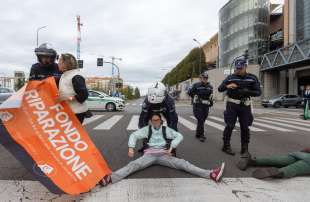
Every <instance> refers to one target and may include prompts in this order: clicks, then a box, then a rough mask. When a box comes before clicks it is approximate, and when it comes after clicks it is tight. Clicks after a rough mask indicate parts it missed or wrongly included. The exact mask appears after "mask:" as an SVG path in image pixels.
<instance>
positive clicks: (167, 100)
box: [139, 82, 178, 131]
mask: <svg viewBox="0 0 310 202" xmlns="http://www.w3.org/2000/svg"><path fill="white" fill-rule="evenodd" d="M153 113H161V114H162V115H163V116H164V117H165V119H166V120H167V125H168V126H169V127H170V128H172V129H174V130H176V131H177V130H178V115H177V113H176V111H175V103H174V99H173V98H172V97H171V96H170V95H168V93H167V90H166V87H165V85H164V84H163V83H161V82H156V83H155V84H154V85H153V86H152V87H151V88H149V89H148V93H147V97H146V98H145V100H144V102H143V105H142V111H141V114H140V118H139V128H142V127H144V126H147V125H148V121H149V120H150V116H151V115H152V114H153Z"/></svg>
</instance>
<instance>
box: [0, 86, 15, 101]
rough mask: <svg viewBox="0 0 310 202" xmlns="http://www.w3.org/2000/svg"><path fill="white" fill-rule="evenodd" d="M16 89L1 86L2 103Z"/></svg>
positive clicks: (0, 96) (0, 98) (0, 97)
mask: <svg viewBox="0 0 310 202" xmlns="http://www.w3.org/2000/svg"><path fill="white" fill-rule="evenodd" d="M14 93H15V91H14V90H13V89H11V88H4V87H0V104H2V103H3V102H4V101H6V100H7V99H8V98H9V97H10V96H11V95H13V94H14Z"/></svg>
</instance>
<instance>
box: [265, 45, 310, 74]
mask: <svg viewBox="0 0 310 202" xmlns="http://www.w3.org/2000/svg"><path fill="white" fill-rule="evenodd" d="M307 60H309V62H310V39H306V40H303V41H299V42H296V43H294V44H291V45H289V46H286V47H283V48H280V49H277V50H275V51H272V52H269V53H266V54H264V56H263V60H262V62H261V71H266V70H272V69H276V68H280V67H285V66H286V65H290V64H294V63H299V62H305V61H307Z"/></svg>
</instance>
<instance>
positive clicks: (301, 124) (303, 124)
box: [263, 117, 310, 129]
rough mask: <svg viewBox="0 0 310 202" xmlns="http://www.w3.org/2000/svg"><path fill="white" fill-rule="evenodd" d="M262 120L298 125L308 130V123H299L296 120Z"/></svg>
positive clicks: (309, 123) (309, 124)
mask: <svg viewBox="0 0 310 202" xmlns="http://www.w3.org/2000/svg"><path fill="white" fill-rule="evenodd" d="M263 119H267V120H272V121H279V122H283V123H289V124H294V125H299V126H307V127H308V128H309V129H310V122H308V123H300V122H297V121H296V120H294V121H288V120H282V119H281V118H280V119H279V118H269V117H263Z"/></svg>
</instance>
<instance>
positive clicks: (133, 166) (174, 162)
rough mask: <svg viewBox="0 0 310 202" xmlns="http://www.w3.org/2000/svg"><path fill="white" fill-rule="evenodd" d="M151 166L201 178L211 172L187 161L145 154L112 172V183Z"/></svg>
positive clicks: (208, 175)
mask: <svg viewBox="0 0 310 202" xmlns="http://www.w3.org/2000/svg"><path fill="white" fill-rule="evenodd" d="M151 165H162V166H167V167H169V168H174V169H177V170H183V171H186V172H188V173H190V174H193V175H197V176H199V177H202V178H210V173H211V170H205V169H201V168H198V167H197V166H195V165H193V164H191V163H189V162H188V161H185V160H184V159H179V158H176V157H173V156H169V155H162V156H154V155H151V154H145V155H143V156H142V157H140V158H138V159H136V160H134V161H131V162H130V163H129V164H127V165H126V166H125V167H123V168H121V169H119V170H117V171H115V172H113V173H112V176H111V178H112V183H116V182H118V181H120V180H122V179H124V178H125V177H127V176H128V175H130V174H132V173H134V172H137V171H139V170H142V169H144V168H147V167H149V166H151Z"/></svg>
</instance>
